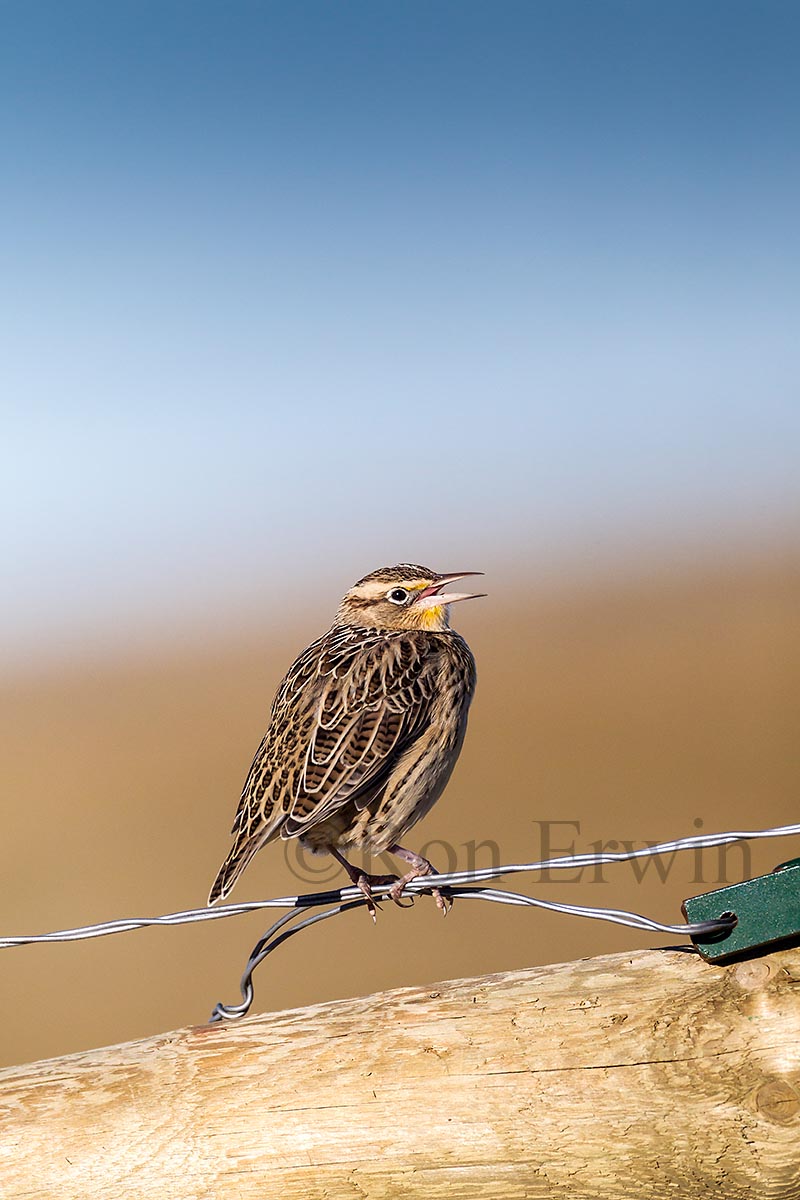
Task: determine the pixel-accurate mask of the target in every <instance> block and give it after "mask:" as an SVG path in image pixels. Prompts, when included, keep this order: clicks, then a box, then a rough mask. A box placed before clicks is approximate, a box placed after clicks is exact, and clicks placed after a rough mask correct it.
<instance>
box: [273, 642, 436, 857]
mask: <svg viewBox="0 0 800 1200" xmlns="http://www.w3.org/2000/svg"><path fill="white" fill-rule="evenodd" d="M343 665H344V664H342V666H343ZM438 670H439V650H438V647H437V645H436V643H435V641H434V640H433V639H431V638H430V637H426V636H423V637H419V636H416V635H414V634H409V633H401V634H391V635H388V636H387V635H384V636H383V637H380V638H379V639H374V640H373V639H370V640H368V641H366V642H365V644H364V645H363V646H362V648H361V650H360V652H359V653H357V654H355V655H353V656H352V657H350V658H349V660H348V662H347V664H346V668H345V669H341V666H339V665H337V667H336V668H335V669H334V670H332V671H331V672H330V673H329V674H328V675H327V676H326V678H325V684H324V686H323V689H322V692H321V694H320V695H319V697H318V699H317V707H316V711H315V721H314V727H313V730H312V733H311V738H310V740H309V742H308V746H307V749H306V751H305V757H304V761H303V769H302V773H301V775H300V777H299V780H298V785H297V790H296V794H295V798H294V802H293V804H292V807H291V810H290V812H289V814H288V817H287V820H286V823H285V825H284V827H283V829H282V831H281V832H282V833H283V835H284V836H287V837H291V836H294V835H297V834H302V832H303V831H304V830H305V829H308V828H310V827H311V826H312V825H316V824H317V823H318V822H319V821H322V820H325V819H326V818H327V817H329V816H330V815H331V814H332V813H334V812H336V811H337V809H339V808H341V807H342V806H343V805H344V804H347V803H348V802H349V801H353V802H355V804H356V805H357V806H358V807H362V806H363V805H364V804H368V803H369V802H370V801H371V800H372V799H373V798H374V797H375V795H376V794H377V793H378V791H379V790H380V787H381V786H382V785H383V784H385V782H386V780H387V779H388V777H389V775H390V774H391V771H392V770H393V768H394V766H395V764H396V762H397V758H398V756H399V754H401V753H402V751H403V750H404V749H405V748H406V746H408V745H409V744H410V743H411V742H412V741H413V740H414V739H415V738H417V737H418V736H419V735H420V733H421V732H422V731H423V729H425V727H426V726H427V724H428V722H429V720H430V702H431V699H432V697H433V695H434V693H435V689H436V680H437V675H438Z"/></svg>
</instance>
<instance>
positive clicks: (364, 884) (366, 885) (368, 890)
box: [328, 846, 398, 921]
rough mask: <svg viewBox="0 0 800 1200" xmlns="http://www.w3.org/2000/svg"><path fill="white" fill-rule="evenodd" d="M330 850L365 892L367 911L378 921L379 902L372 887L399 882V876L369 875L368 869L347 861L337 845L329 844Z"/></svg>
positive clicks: (357, 885) (360, 889) (353, 880)
mask: <svg viewBox="0 0 800 1200" xmlns="http://www.w3.org/2000/svg"><path fill="white" fill-rule="evenodd" d="M328 850H329V851H330V853H331V854H332V855H333V857H334V858H335V859H336V861H337V862H338V863H341V865H342V866H343V867H344V869H345V871H347V874H348V875H349V876H350V879H351V880H352V882H353V883H354V884H355V885H356V887H357V888H358V889H359V891H361V892H363V893H364V895H365V896H366V898H367V911H368V912H369V915H370V916H371V917H372V920H373V921H376V914H377V911H378V908H377V904H376V901H375V897H374V896H373V895H372V888H373V887H381V886H382V885H383V884H386V883H397V882H398V879H397V876H396V875H367V873H366V871H361V870H359V868H358V867H354V866H353V864H352V863H349V862H348V861H347V859H346V858H345V856H344V855H343V854H340V853H339V851H338V850H337V849H336V847H335V846H328ZM393 898H394V897H393Z"/></svg>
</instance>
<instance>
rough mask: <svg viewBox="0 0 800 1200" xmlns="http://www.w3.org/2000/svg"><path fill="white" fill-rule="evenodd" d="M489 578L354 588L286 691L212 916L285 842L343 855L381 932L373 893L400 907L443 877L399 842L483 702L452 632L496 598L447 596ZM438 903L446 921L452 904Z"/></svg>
mask: <svg viewBox="0 0 800 1200" xmlns="http://www.w3.org/2000/svg"><path fill="white" fill-rule="evenodd" d="M482 573H483V572H481V571H456V572H449V573H444V574H442V573H439V572H436V571H432V570H430V569H429V568H428V567H422V566H419V565H416V564H413V563H400V564H398V565H397V566H393V567H381V568H379V569H378V570H376V571H372V572H370V574H368V575H365V576H364V577H363V578H362V579H359V580H358V581H357V582H356V583H355V584H353V586H352V587H351V588H350V589H349V591H348V592H347V593H346V594H345V596H344V598H343V600H342V601H341V603H340V605H339V608H338V611H337V613H336V616H335V619H334V622H333V624H332V625H331V627H330V629H328V631H327V632H326V633H324V634H323V635H322V636H321V637H319V638H317V640H316V641H314V642H312V643H311V645H310V646H309V647H308V648H307V649H306V650H304V651H303V653H302V654H300V655H299V657H298V658H297V659H296V660H295V662H294V663H293V664H292V666H291V667H290V668H289V670H288V671H287V673H286V675H285V677H284V679H283V681H282V683H281V684H280V686H279V688H278V691H277V693H276V695H275V698H274V700H273V702H272V708H271V712H270V719H269V724H268V727H267V731H266V733H265V734H264V737H263V739H262V741H261V744H260V745H259V747H258V750H257V751H256V754H255V758H254V759H253V762H252V765H251V767H250V770H249V772H248V775H247V778H246V779H245V783H244V787H243V789H242V795H241V799H240V801H239V806H238V809H237V812H236V818H235V820H234V823H233V828H232V830H231V833H232V835H233V843H232V845H231V848H230V852H229V854H228V856H227V858H226V859H225V861H224V862H223V864H222V866H221V867H220V870H219V872H218V874H217V877H216V879H215V880H214V883H213V885H212V887H211V892H210V895H209V898H208V903H209V906H210V905H213V904H215V903H217V901H219V900H223V899H224V898H225V897H226V896H227V895H228V893H229V892H230V891H231V889H232V888H233V886H234V884H235V883H236V881H237V880H238V879H239V877H240V876H241V874H242V872H243V871H244V870H245V868H246V867H247V866H248V865H249V863H250V862H251V861H252V859H253V857H254V856H255V854H256V852H257V851H258V850H260V849H261V847H262V846H264V845H266V843H268V842H271V841H273V840H274V839H276V838H279V837H280V838H282V839H290V838H297V839H299V841H300V844H301V845H302V846H303V847H304V848H305V849H308V850H311V851H313V852H315V853H325V852H327V853H329V854H331V855H333V857H334V858H335V859H336V860H337V861H338V862H339V863H340V865H341V866H342V867H343V868H344V869H345V871H346V872H347V874H348V875H349V877H350V880H351V881H352V883H353V884H355V885H356V886H357V887H358V888H359V890H360V891H361V892H362V893H363V894H364V896H365V897H366V904H367V907H368V910H369V912H370V915H371V916H372V919H373V921H374V920H375V914H376V905H375V900H374V897H373V894H372V888H373V887H375V886H377V885H383V884H391V888H390V890H389V893H388V894H389V896H390V898H391V899H392V900H393V901H395V903H397V904H401V896H402V894H403V890H404V888H405V887H406V885H407V884H408V883H410V882H411V880H412V879H416V878H417V877H419V876H423V875H430V874H436V872H435V869H434V867H433V866H432V865H431V863H430V862H429V861H428V860H427V859H426V858H424V857H423V856H422V855H420V854H416V853H415V852H414V851H412V850H407V849H405V848H404V847H403V846H401V845H400V841H401V839H404V838H405V835H406V834H407V833H408V832H409V830H410V829H411V827H412V826H413V825H415V824H416V823H417V821H419V820H420V818H422V817H424V816H425V814H426V813H427V812H428V811H429V810H430V809H431V807H432V806H433V805H434V804H435V803H436V801H437V800H438V799H439V797H440V796H441V794H442V792H443V790H444V788H445V786H446V785H447V782H448V780H449V778H450V775H451V773H452V771H453V768H454V766H455V763H456V760H457V758H458V756H459V753H460V751H461V747H462V744H463V741H464V735H465V733H466V728H467V714H468V711H469V707H470V703H471V701H472V697H473V693H474V691H475V682H476V670H475V660H474V658H473V656H472V652H471V651H470V649H469V646H468V645H467V643H466V642H465V640H464V639H463V638H462V637H461V636H460V635H459V634H458V633H456V632H455V631H454V630H453V629H451V628H450V619H449V610H450V605H452V604H455V603H457V602H460V601H462V600H473V599H478V598H480V597H481V596H483V595H485V593H471V592H449V593H448V592H443V591H442V589H443V588H444V587H445V586H446V585H448V584H452V583H455V582H456V581H457V580H460V579H465V578H467V577H468V576H473V575H481V574H482ZM351 850H356V851H361V852H367V853H369V854H370V855H380V854H384V853H387V852H388V853H389V854H391V855H393V856H394V857H396V858H399V859H401V860H403V861H404V862H405V863H406V864H408V866H409V870H407V871H406V873H405V874H403V875H401V876H399V877H398V876H397V875H388V876H387V875H370V874H368V873H367V872H365V871H364V870H361V869H360V868H359V867H357V866H355V865H353V864H352V863H350V862H349V860H348V859H347V858H346V857H345V854H346V852H347V851H351ZM431 891H432V893H433V896H434V898H435V900H436V904H437V906H438V907H439V908H440V909H441V911H442V912H444V913H445V914H446V913H447V911H448V902H446V900H445V898H444V897H443V896H442V894H441V892H440V891H439V890H438V889H435V888H433V889H431Z"/></svg>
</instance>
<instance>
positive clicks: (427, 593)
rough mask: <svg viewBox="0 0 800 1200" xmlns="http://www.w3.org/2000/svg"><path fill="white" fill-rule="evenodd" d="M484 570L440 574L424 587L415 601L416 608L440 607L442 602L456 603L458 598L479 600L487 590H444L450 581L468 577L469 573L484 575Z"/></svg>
mask: <svg viewBox="0 0 800 1200" xmlns="http://www.w3.org/2000/svg"><path fill="white" fill-rule="evenodd" d="M482 574H483V571H453V572H452V574H449V575H440V576H439V578H438V579H437V580H436V583H432V584H431V585H430V586H429V587H426V588H423V589H422V591H421V592H420V594H419V596H418V597H417V599H416V600H415V601H414V606H415V608H438V607H439V606H440V605H442V604H455V602H456V601H457V600H479V599H480V598H481V596H485V595H486V592H442V588H443V587H446V586H447V584H448V583H455V582H456V580H457V579H466V578H467V576H469V575H482Z"/></svg>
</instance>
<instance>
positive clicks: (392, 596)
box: [386, 588, 411, 604]
mask: <svg viewBox="0 0 800 1200" xmlns="http://www.w3.org/2000/svg"><path fill="white" fill-rule="evenodd" d="M410 595H411V593H410V592H407V591H406V589H405V588H392V590H391V591H390V592H389V594H388V596H387V597H386V599H387V600H391V602H392V604H406V603H408V598H409V596H410Z"/></svg>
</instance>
